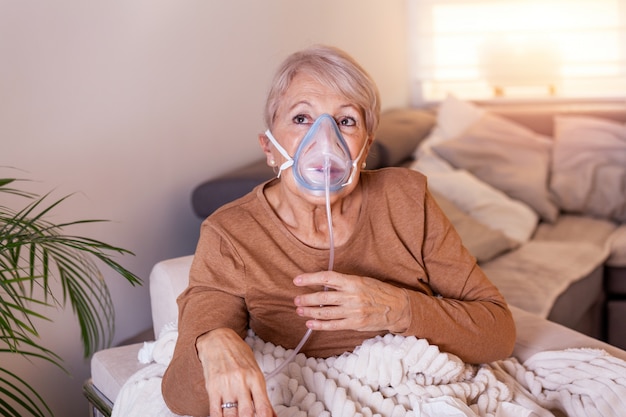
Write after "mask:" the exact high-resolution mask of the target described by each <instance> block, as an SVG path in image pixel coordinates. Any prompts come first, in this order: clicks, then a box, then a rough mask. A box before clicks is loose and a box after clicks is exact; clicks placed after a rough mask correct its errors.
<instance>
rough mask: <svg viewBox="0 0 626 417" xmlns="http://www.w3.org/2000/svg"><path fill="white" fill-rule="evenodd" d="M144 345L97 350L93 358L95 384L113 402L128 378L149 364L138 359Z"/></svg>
mask: <svg viewBox="0 0 626 417" xmlns="http://www.w3.org/2000/svg"><path fill="white" fill-rule="evenodd" d="M142 346H143V344H142V343H136V344H133V345H126V346H120V347H114V348H110V349H105V350H101V351H98V352H96V353H95V354H94V355H93V357H92V358H91V379H92V382H93V385H94V386H95V387H96V388H97V389H98V391H100V392H101V393H102V394H104V395H105V396H106V397H107V398H108V399H109V400H110V401H111V402H115V400H116V399H117V395H118V394H119V393H120V390H121V389H122V386H123V385H124V383H125V382H126V380H128V378H130V377H131V376H132V375H133V374H134V373H135V372H137V371H138V370H140V369H141V368H143V367H145V366H147V364H146V365H144V364H141V363H140V362H139V360H138V359H137V354H138V353H139V349H141V347H142Z"/></svg>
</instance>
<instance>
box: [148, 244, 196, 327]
mask: <svg viewBox="0 0 626 417" xmlns="http://www.w3.org/2000/svg"><path fill="white" fill-rule="evenodd" d="M192 260H193V255H187V256H183V257H180V258H173V259H167V260H165V261H161V262H159V263H157V264H156V265H155V266H154V267H153V268H152V272H151V273H150V304H151V307H152V326H153V328H154V337H155V339H156V338H157V337H159V333H160V332H161V329H162V328H163V326H165V325H166V324H169V323H174V322H177V320H178V305H177V304H176V298H177V297H178V296H179V295H180V293H181V292H183V291H184V290H185V288H187V285H188V284H189V269H191V261H192Z"/></svg>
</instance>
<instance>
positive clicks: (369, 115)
mask: <svg viewBox="0 0 626 417" xmlns="http://www.w3.org/2000/svg"><path fill="white" fill-rule="evenodd" d="M299 73H305V74H307V75H309V76H311V77H313V78H315V79H316V80H317V81H318V82H320V83H321V84H323V85H326V86H328V87H330V88H333V89H335V90H337V91H338V92H339V93H341V94H342V95H344V96H345V97H346V98H348V99H349V100H351V101H353V104H354V105H355V106H357V107H358V108H359V109H360V110H361V112H362V113H363V117H364V118H365V129H366V130H367V134H368V136H370V137H372V138H373V137H374V133H375V132H376V129H377V128H378V120H379V117H380V94H379V92H378V87H376V83H375V82H374V80H373V79H372V77H371V76H370V75H369V74H368V73H367V71H365V70H364V69H363V67H361V65H360V64H359V63H358V62H356V60H355V59H354V58H352V57H351V56H350V55H349V54H347V53H346V52H345V51H343V50H341V49H339V48H336V47H333V46H326V45H316V46H312V47H309V48H307V49H304V50H302V51H298V52H295V53H293V54H291V55H289V56H288V57H287V58H286V59H285V61H283V63H282V65H281V66H280V67H279V68H278V70H277V71H276V74H275V75H274V79H273V81H272V84H271V86H270V90H269V93H268V95H267V100H266V102H265V123H266V125H267V127H268V128H271V127H272V125H273V123H274V118H275V117H276V112H277V111H278V106H279V102H280V99H281V98H282V96H283V94H285V92H286V91H287V89H288V88H289V86H290V84H291V81H292V80H293V79H294V77H295V76H296V75H297V74H299Z"/></svg>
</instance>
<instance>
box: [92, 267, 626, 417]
mask: <svg viewBox="0 0 626 417" xmlns="http://www.w3.org/2000/svg"><path fill="white" fill-rule="evenodd" d="M191 260H192V256H185V257H181V258H175V259H169V260H165V261H163V262H160V263H158V264H157V265H155V266H154V268H153V270H152V272H151V274H150V280H149V283H150V297H151V303H152V318H153V323H154V334H151V335H150V336H151V337H149V338H150V339H153V338H155V337H156V335H158V334H159V333H160V332H161V330H162V329H164V328H165V327H166V326H167V325H168V324H170V323H172V322H174V321H175V320H176V318H177V306H176V296H177V295H178V294H179V293H180V292H181V291H182V290H183V289H184V288H185V287H186V285H187V282H188V273H189V268H190V266H191ZM512 311H513V314H514V317H515V323H516V326H517V335H518V336H517V341H516V344H515V350H514V353H513V354H514V356H515V357H516V358H517V359H519V360H520V361H522V362H523V361H525V360H526V359H528V358H530V357H531V356H532V355H534V354H535V353H537V352H543V351H550V350H561V349H566V348H578V347H585V348H598V349H604V350H606V351H607V352H608V353H610V354H611V355H614V356H615V357H618V358H621V359H623V360H626V351H624V350H621V349H618V348H616V347H614V346H611V345H608V344H606V343H603V342H601V341H598V340H596V339H593V338H590V337H588V336H585V335H583V334H581V333H579V332H575V331H573V330H571V329H568V328H566V327H564V326H561V325H559V324H556V323H553V322H550V321H548V320H545V319H542V318H540V317H537V316H536V315H533V314H530V313H527V312H524V311H523V310H520V309H518V308H515V307H512ZM142 346H143V343H133V344H129V345H123V346H118V347H114V348H110V349H106V350H102V351H99V352H97V353H96V354H95V355H94V356H93V358H92V360H91V379H90V380H89V381H87V382H86V383H85V387H84V388H85V395H86V397H87V399H88V400H89V404H90V412H91V415H92V416H95V415H104V416H109V415H110V414H111V409H112V406H113V403H114V402H115V401H116V400H117V399H118V395H119V394H120V390H121V389H122V386H123V385H124V383H125V382H126V381H127V380H128V379H129V378H131V376H132V375H134V374H135V373H136V372H138V371H139V370H141V369H142V368H145V367H146V366H147V365H145V364H141V363H140V362H139V361H138V352H139V351H140V349H141V348H142Z"/></svg>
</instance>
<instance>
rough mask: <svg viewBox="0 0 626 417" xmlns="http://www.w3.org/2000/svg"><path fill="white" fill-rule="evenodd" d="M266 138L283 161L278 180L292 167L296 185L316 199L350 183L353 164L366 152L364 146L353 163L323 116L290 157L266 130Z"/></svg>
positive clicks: (330, 119)
mask: <svg viewBox="0 0 626 417" xmlns="http://www.w3.org/2000/svg"><path fill="white" fill-rule="evenodd" d="M265 135H266V136H267V137H268V138H269V140H270V141H271V142H272V143H273V144H274V146H275V147H276V149H278V151H279V152H280V153H281V154H282V155H283V156H284V157H285V159H286V161H285V162H284V163H283V164H282V165H281V166H280V168H279V171H278V176H279V177H280V174H281V173H282V171H284V170H285V169H287V168H289V167H292V172H293V177H294V179H295V181H296V183H297V184H298V185H299V186H300V187H302V188H304V189H305V190H307V191H309V192H311V193H313V194H315V195H323V193H324V192H326V191H330V192H336V191H339V190H341V188H343V187H345V186H346V185H348V184H350V183H352V181H353V180H354V176H355V175H356V173H357V168H356V164H357V163H358V161H359V160H360V159H361V156H362V155H363V152H364V151H365V145H363V148H362V149H361V151H360V152H359V155H358V156H357V157H356V158H355V159H354V160H353V159H352V157H351V156H350V149H349V148H348V145H347V143H346V141H345V139H344V138H343V136H342V135H341V132H340V131H339V128H338V127H337V123H336V122H335V119H334V118H333V117H332V116H331V115H329V114H322V115H321V116H320V117H318V118H317V120H315V122H314V123H313V124H312V125H311V128H310V129H309V131H308V132H307V133H306V135H305V136H304V137H303V138H302V141H300V144H299V145H298V148H297V149H296V152H295V154H294V156H293V157H291V156H290V155H289V154H288V153H287V151H286V150H285V148H283V147H282V146H281V145H280V144H279V143H278V141H277V140H276V139H275V138H274V137H273V136H272V134H271V132H270V131H269V130H267V131H266V132H265Z"/></svg>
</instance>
